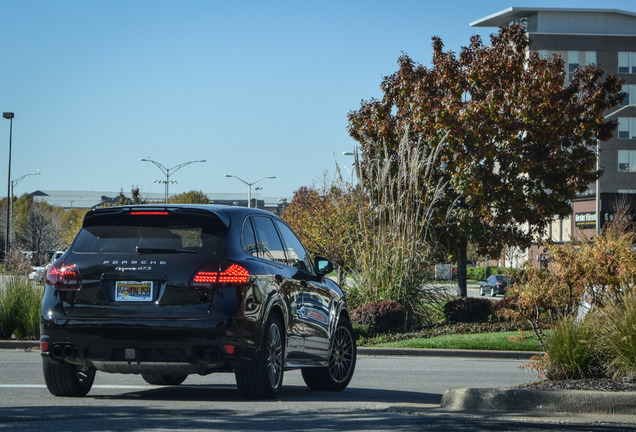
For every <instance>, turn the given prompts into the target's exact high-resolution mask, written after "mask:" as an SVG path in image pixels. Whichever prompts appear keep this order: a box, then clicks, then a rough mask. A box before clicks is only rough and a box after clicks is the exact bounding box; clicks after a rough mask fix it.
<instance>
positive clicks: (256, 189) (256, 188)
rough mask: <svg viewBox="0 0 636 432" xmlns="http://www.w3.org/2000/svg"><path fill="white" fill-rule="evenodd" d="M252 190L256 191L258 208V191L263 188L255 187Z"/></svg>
mask: <svg viewBox="0 0 636 432" xmlns="http://www.w3.org/2000/svg"><path fill="white" fill-rule="evenodd" d="M254 190H255V191H256V208H258V191H262V190H263V188H262V187H260V186H259V187H255V188H254Z"/></svg>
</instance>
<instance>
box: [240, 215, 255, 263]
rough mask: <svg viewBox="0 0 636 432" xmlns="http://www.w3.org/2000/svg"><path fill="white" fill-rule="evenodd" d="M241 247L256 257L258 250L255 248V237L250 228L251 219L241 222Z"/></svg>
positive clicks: (252, 228) (252, 229) (251, 227)
mask: <svg viewBox="0 0 636 432" xmlns="http://www.w3.org/2000/svg"><path fill="white" fill-rule="evenodd" d="M241 247H242V248H243V250H244V251H245V253H248V254H250V255H253V256H258V248H257V247H256V235H255V234H254V227H253V226H252V218H249V217H248V218H245V221H243V230H242V232H241Z"/></svg>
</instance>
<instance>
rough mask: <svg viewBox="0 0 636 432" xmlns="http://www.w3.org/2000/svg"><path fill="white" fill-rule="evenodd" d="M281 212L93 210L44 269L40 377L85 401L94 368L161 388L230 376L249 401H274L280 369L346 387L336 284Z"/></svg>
mask: <svg viewBox="0 0 636 432" xmlns="http://www.w3.org/2000/svg"><path fill="white" fill-rule="evenodd" d="M332 270H333V265H332V264H331V262H329V260H327V259H326V258H321V257H316V258H315V259H313V260H312V259H311V258H310V257H309V255H308V254H307V252H306V250H305V248H304V247H303V246H302V244H301V242H300V241H299V240H298V237H297V236H296V235H295V234H294V233H293V231H292V230H291V229H290V228H289V227H288V226H287V224H286V223H285V222H284V221H283V220H282V219H280V218H279V217H278V216H276V215H274V214H272V213H269V212H266V211H262V210H258V209H253V208H245V207H223V206H213V205H143V206H123V207H108V208H103V209H98V210H92V211H90V212H88V213H87V215H86V216H85V218H84V222H83V226H82V229H81V230H80V231H79V233H78V234H77V236H76V237H75V239H74V241H73V243H72V244H71V246H70V247H69V249H68V250H67V251H66V252H65V253H64V254H63V255H62V257H61V258H60V259H58V260H57V261H56V262H55V263H54V264H53V265H52V266H51V268H50V269H49V271H48V274H47V278H46V279H47V280H46V285H45V293H44V298H43V302H42V315H41V325H40V330H41V340H40V343H41V351H42V359H43V371H44V380H45V382H46V385H47V387H48V389H49V391H50V392H51V393H52V394H54V395H56V396H84V395H86V394H87V393H88V392H89V391H90V388H91V386H92V384H93V380H94V378H95V373H96V371H98V370H99V371H103V372H111V373H122V374H141V376H142V377H143V379H144V380H145V381H146V382H148V383H150V384H156V385H178V384H180V383H182V382H183V381H184V380H185V379H186V378H187V376H188V375H190V374H199V375H207V374H210V373H213V372H233V373H234V375H235V377H236V383H237V386H238V389H239V392H240V393H241V394H242V395H243V396H244V397H246V398H274V397H276V395H277V394H278V393H279V391H280V389H281V386H282V382H283V372H284V371H285V370H288V369H301V371H302V376H303V379H304V381H305V383H306V384H307V386H309V387H310V388H311V389H314V390H328V391H340V390H343V389H344V388H346V387H347V385H348V384H349V381H350V380H351V377H352V376H353V372H354V368H355V364H356V345H355V337H354V335H353V330H352V327H351V323H350V318H349V309H348V306H347V302H346V301H345V298H344V295H343V293H342V291H341V290H340V287H339V286H338V285H337V284H336V283H335V282H334V281H332V280H331V279H328V278H326V277H325V276H326V275H327V274H328V273H330V272H331V271H332Z"/></svg>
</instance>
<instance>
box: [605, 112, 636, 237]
mask: <svg viewBox="0 0 636 432" xmlns="http://www.w3.org/2000/svg"><path fill="white" fill-rule="evenodd" d="M627 108H636V104H629V105H624V106H622V107H620V108H619V109H617V110H616V111H614V112H613V113H610V114H608V115H606V116H605V117H603V119H608V118H610V117H613V116H615V115H616V114H618V113H619V112H621V111H623V110H624V109H627ZM600 159H601V153H600V148H599V141H598V138H597V139H596V171H597V172H598V170H599V169H600ZM600 188H601V181H600V178H597V179H596V211H595V216H596V234H600V232H601V190H600Z"/></svg>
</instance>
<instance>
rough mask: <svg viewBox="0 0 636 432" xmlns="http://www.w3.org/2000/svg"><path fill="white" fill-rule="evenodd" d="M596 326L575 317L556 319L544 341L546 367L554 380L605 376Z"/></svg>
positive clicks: (546, 370) (547, 373) (547, 374)
mask: <svg viewBox="0 0 636 432" xmlns="http://www.w3.org/2000/svg"><path fill="white" fill-rule="evenodd" d="M595 347H596V343H595V336H594V330H593V326H590V325H589V324H588V323H587V322H585V321H584V322H581V323H577V322H576V321H575V319H574V318H572V317H564V318H562V319H560V320H559V321H557V323H556V324H555V325H554V326H553V327H552V331H551V332H550V333H547V337H546V340H545V351H546V358H545V361H544V369H545V373H546V376H547V377H548V378H549V379H552V380H564V379H582V378H594V377H598V376H601V375H602V372H601V370H600V367H599V351H598V350H597V349H595Z"/></svg>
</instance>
